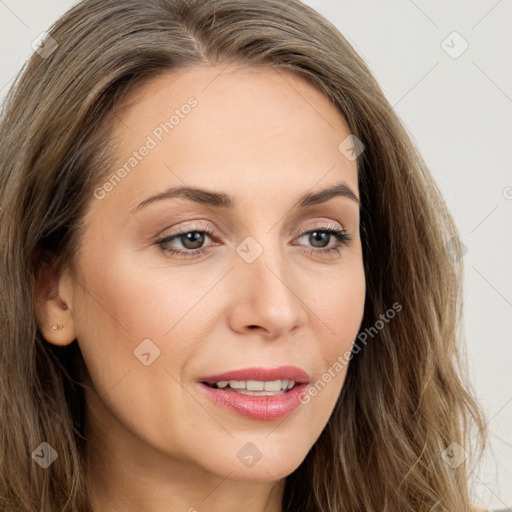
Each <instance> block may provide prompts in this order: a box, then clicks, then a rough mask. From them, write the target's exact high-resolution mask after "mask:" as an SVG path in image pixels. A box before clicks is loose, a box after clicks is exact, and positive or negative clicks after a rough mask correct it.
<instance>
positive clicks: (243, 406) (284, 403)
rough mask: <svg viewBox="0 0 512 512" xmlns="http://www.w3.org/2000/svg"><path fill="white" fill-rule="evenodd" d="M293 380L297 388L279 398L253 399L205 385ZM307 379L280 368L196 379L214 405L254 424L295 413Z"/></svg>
mask: <svg viewBox="0 0 512 512" xmlns="http://www.w3.org/2000/svg"><path fill="white" fill-rule="evenodd" d="M278 379H281V380H284V379H286V380H293V381H295V382H296V385H295V387H294V388H293V389H291V390H289V391H286V392H285V393H282V394H280V395H274V396H256V395H242V394H239V393H237V392H236V391H229V390H226V389H225V388H224V389H216V388H212V387H209V386H207V385H206V384H204V382H208V383H214V382H219V381H221V380H260V381H273V380H278ZM309 381H310V377H309V375H308V374H307V373H306V372H305V371H304V370H301V369H300V368H297V367H295V366H281V367H279V368H274V369H268V368H245V369H242V370H235V371H230V372H225V373H221V374H217V375H210V376H208V377H202V378H201V379H199V382H198V386H199V388H200V389H201V390H202V392H204V393H206V394H207V396H208V397H209V398H211V399H212V400H213V401H215V402H216V403H218V404H220V405H221V406H223V407H226V408H228V409H230V410H232V411H234V412H236V413H238V414H240V415H242V416H245V417H247V418H251V419H255V420H266V421H269V420H276V419H279V418H281V417H283V416H285V415H287V414H289V413H290V412H292V411H293V410H294V409H296V408H297V407H298V406H299V405H300V404H301V402H300V396H301V394H302V393H303V392H305V390H306V389H307V387H308V383H309Z"/></svg>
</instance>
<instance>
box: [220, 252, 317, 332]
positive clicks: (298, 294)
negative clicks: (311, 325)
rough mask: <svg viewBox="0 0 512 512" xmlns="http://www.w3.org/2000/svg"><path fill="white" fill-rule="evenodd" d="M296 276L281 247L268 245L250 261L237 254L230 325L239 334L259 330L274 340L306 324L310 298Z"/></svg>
mask: <svg viewBox="0 0 512 512" xmlns="http://www.w3.org/2000/svg"><path fill="white" fill-rule="evenodd" d="M295 277H296V276H295V275H294V270H293V268H292V267H291V266H290V264H289V262H287V261H286V259H285V258H283V257H282V255H281V254H280V252H279V250H278V249H276V250H273V249H272V250H271V249H268V248H266V249H265V250H264V251H263V252H262V253H261V254H260V255H259V256H258V257H257V258H256V259H255V260H254V261H252V262H251V263H248V262H247V261H246V260H244V259H243V258H242V257H238V256H237V257H236V262H235V266H234V268H233V270H232V272H231V278H232V283H234V286H233V294H232V296H231V297H232V307H231V308H230V311H231V314H230V325H231V328H232V329H233V330H235V331H236V332H239V333H248V332H250V331H255V330H260V331H262V334H264V335H265V336H266V337H267V338H273V339H274V338H278V337H284V336H286V335H287V334H288V332H289V331H291V330H293V329H296V328H298V327H300V326H303V325H304V324H305V323H306V322H307V309H308V308H307V306H306V301H307V298H306V297H305V296H304V290H300V289H298V287H297V283H298V282H299V280H298V279H296V278H295ZM294 284H295V286H294Z"/></svg>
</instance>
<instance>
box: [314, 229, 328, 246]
mask: <svg viewBox="0 0 512 512" xmlns="http://www.w3.org/2000/svg"><path fill="white" fill-rule="evenodd" d="M309 236H310V237H311V239H312V240H313V241H314V242H313V245H314V246H315V247H324V246H323V245H319V246H317V245H315V244H316V243H317V242H320V244H321V243H322V241H324V242H328V240H329V236H331V235H330V234H329V233H326V232H325V231H313V232H312V233H311V234H310V235H309ZM317 237H318V238H317Z"/></svg>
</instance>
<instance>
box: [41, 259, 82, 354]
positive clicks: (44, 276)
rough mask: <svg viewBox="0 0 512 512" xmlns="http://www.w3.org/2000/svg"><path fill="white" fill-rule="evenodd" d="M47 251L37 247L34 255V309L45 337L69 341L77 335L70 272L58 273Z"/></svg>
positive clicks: (67, 342)
mask: <svg viewBox="0 0 512 512" xmlns="http://www.w3.org/2000/svg"><path fill="white" fill-rule="evenodd" d="M51 262H52V259H51V257H49V256H48V254H47V253H45V252H43V251H38V252H36V253H35V254H34V256H33V258H32V264H33V268H34V278H35V311H36V317H37V323H38V325H39V330H40V331H41V334H42V335H43V337H44V339H45V340H46V341H48V342H49V343H52V344H54V345H60V346H64V345H69V344H70V343H72V342H73V341H74V340H75V339H76V334H75V328H74V321H73V311H72V307H73V304H72V300H71V299H72V295H73V280H72V278H71V276H70V275H69V273H68V272H67V271H66V272H63V273H62V274H59V273H57V272H56V271H55V270H54V269H53V268H52V265H51Z"/></svg>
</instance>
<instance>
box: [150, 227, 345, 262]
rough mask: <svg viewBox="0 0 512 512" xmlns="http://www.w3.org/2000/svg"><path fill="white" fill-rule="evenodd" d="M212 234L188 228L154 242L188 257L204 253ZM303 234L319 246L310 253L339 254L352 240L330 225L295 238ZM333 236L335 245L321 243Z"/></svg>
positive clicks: (168, 250)
mask: <svg viewBox="0 0 512 512" xmlns="http://www.w3.org/2000/svg"><path fill="white" fill-rule="evenodd" d="M213 235H215V233H214V232H213V231H210V230H207V229H202V227H201V228H200V229H199V228H198V229H195V228H189V229H187V230H183V231H180V232H177V233H174V234H172V235H170V236H166V237H165V238H162V239H160V240H158V241H157V242H155V243H156V245H158V246H159V247H160V249H161V250H162V251H163V252H164V253H168V254H173V255H176V256H179V257H181V258H190V257H194V256H198V255H201V254H204V253H205V252H206V251H207V250H208V246H207V247H206V248H205V247H203V244H204V241H205V236H206V237H209V238H212V236H213ZM305 236H308V240H310V241H312V243H313V244H319V246H318V245H317V246H314V247H315V248H314V249H313V250H307V251H306V252H308V253H311V254H327V253H329V254H330V253H333V252H336V253H338V254H339V249H340V248H341V246H342V245H349V243H350V241H351V240H352V238H351V237H350V236H349V235H348V234H347V232H346V231H345V230H344V229H333V228H332V227H329V228H327V227H320V226H319V227H317V228H314V229H309V230H307V231H302V232H301V233H300V234H299V235H298V236H297V237H296V239H300V238H303V237H305ZM333 236H334V237H335V238H336V243H335V245H333V246H332V247H325V246H324V245H323V244H324V242H327V245H328V242H329V239H330V238H331V237H333ZM174 240H177V241H179V242H180V243H181V244H182V247H183V249H185V250H183V249H175V248H171V247H170V246H169V244H170V242H172V241H174Z"/></svg>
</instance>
